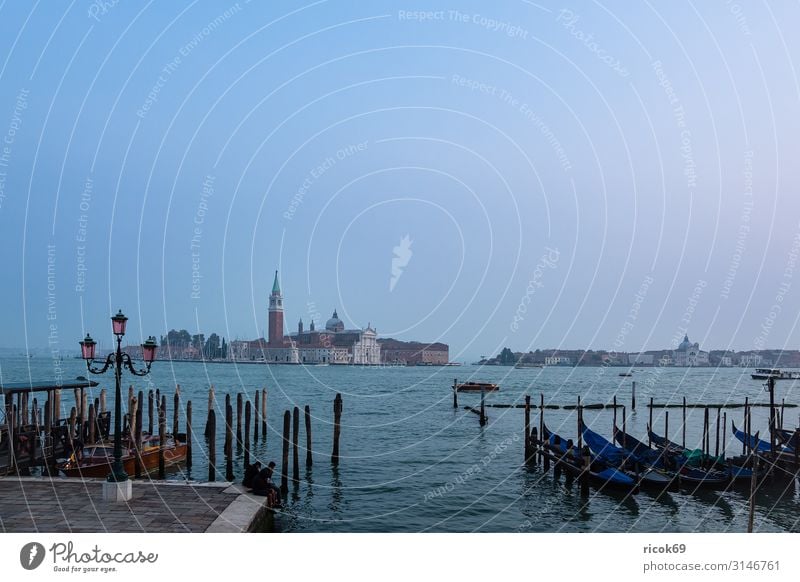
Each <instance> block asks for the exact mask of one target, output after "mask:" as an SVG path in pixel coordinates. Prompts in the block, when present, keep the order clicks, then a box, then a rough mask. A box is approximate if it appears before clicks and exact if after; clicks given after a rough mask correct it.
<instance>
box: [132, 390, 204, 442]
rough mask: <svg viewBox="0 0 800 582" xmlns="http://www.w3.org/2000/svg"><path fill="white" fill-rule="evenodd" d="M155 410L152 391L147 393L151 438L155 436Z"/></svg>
mask: <svg viewBox="0 0 800 582" xmlns="http://www.w3.org/2000/svg"><path fill="white" fill-rule="evenodd" d="M154 409H155V405H154V403H153V391H152V390H148V391H147V434H149V435H151V436H152V434H153V410H154ZM208 409H209V410H211V407H210V406H209V408H208ZM206 432H208V429H206Z"/></svg>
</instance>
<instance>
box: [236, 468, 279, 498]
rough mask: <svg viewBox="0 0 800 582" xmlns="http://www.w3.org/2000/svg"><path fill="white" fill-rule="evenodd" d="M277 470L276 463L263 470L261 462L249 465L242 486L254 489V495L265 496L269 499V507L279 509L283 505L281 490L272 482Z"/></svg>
mask: <svg viewBox="0 0 800 582" xmlns="http://www.w3.org/2000/svg"><path fill="white" fill-rule="evenodd" d="M274 470H275V463H274V462H273V461H270V463H269V464H268V465H267V466H266V467H265V468H263V469H262V468H261V462H260V461H256V462H255V463H253V464H252V465H249V466H248V467H247V468H246V469H245V471H244V480H243V481H242V485H244V486H245V487H248V488H250V489H252V493H253V495H263V496H264V497H266V498H267V505H269V506H270V507H278V506H280V505H281V490H280V489H279V488H278V487H277V486H276V485H275V483H273V482H272V474H273V472H274Z"/></svg>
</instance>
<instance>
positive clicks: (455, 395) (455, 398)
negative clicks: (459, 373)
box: [453, 378, 458, 408]
mask: <svg viewBox="0 0 800 582" xmlns="http://www.w3.org/2000/svg"><path fill="white" fill-rule="evenodd" d="M453 408H458V378H453Z"/></svg>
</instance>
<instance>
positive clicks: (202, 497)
mask: <svg viewBox="0 0 800 582" xmlns="http://www.w3.org/2000/svg"><path fill="white" fill-rule="evenodd" d="M103 481H104V480H103V479H84V480H78V479H65V478H53V479H50V478H46V477H44V478H43V477H3V478H0V532H17V533H19V532H38V533H78V532H88V533H98V532H131V533H173V532H175V533H181V532H184V533H201V532H217V533H223V532H231V533H235V532H248V531H254V530H255V529H259V527H260V525H261V524H262V523H263V521H264V520H265V518H266V516H267V514H268V512H269V510H268V509H267V507H266V505H265V502H266V498H265V497H258V496H255V495H252V494H250V493H246V492H245V491H244V489H243V488H242V487H241V486H240V485H236V484H232V483H226V482H218V483H185V482H169V481H166V482H165V481H161V482H157V481H147V482H143V481H134V483H133V499H131V501H130V502H128V503H111V502H106V501H103V492H102V484H103Z"/></svg>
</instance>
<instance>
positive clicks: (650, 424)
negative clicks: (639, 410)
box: [647, 396, 669, 447]
mask: <svg viewBox="0 0 800 582" xmlns="http://www.w3.org/2000/svg"><path fill="white" fill-rule="evenodd" d="M652 430H653V397H652V396H651V397H650V418H649V420H648V421H647V446H648V447H652V446H653V442H652V438H651V437H650V431H652ZM664 437H665V438H669V435H668V434H665V435H664Z"/></svg>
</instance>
